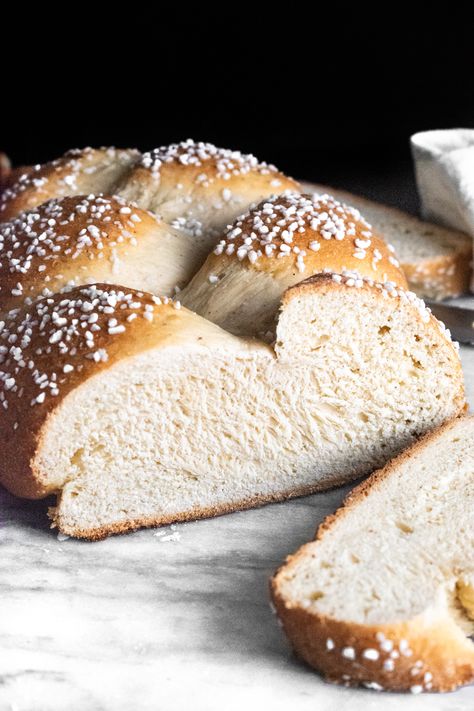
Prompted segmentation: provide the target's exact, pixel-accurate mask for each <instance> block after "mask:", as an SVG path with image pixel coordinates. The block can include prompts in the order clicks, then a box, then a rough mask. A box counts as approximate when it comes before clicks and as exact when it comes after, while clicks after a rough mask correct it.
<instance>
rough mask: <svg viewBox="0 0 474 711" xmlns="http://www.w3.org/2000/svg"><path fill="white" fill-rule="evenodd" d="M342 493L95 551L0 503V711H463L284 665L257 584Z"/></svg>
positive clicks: (463, 693) (118, 540)
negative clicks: (335, 683) (341, 682)
mask: <svg viewBox="0 0 474 711" xmlns="http://www.w3.org/2000/svg"><path fill="white" fill-rule="evenodd" d="M461 356H462V359H463V365H464V369H465V374H466V380H467V389H468V398H469V402H470V403H473V402H474V348H470V347H463V348H462V349H461ZM347 491H348V487H346V488H345V489H338V490H334V491H330V492H328V493H325V494H318V495H315V496H309V497H305V498H301V499H296V500H293V501H289V502H286V503H283V504H274V505H269V506H266V507H263V508H261V509H256V510H253V511H246V512H242V513H236V514H231V515H227V516H223V517H221V518H216V519H211V520H205V521H198V522H195V523H188V524H181V525H179V526H176V527H175V528H174V529H173V530H170V529H166V534H165V535H162V531H163V529H161V531H160V530H153V529H151V530H143V531H138V532H136V533H133V534H130V535H126V536H118V537H113V538H109V539H108V540H105V541H102V542H99V543H86V542H80V541H76V540H73V539H67V540H59V539H58V535H57V533H55V532H54V531H52V530H50V529H49V527H48V523H47V519H46V509H47V502H44V501H40V502H28V501H21V500H19V499H15V498H14V497H13V496H10V495H9V494H7V493H6V492H4V491H1V492H0V546H1V547H0V590H1V598H0V711H55V710H56V709H57V710H61V711H65V710H67V711H76V710H77V711H102V710H104V711H109V710H110V711H122V709H123V710H124V711H125V710H126V711H130V709H137V710H140V711H142V710H143V711H146V710H148V709H153V710H154V711H161V710H162V709H163V710H168V709H176V710H177V711H180V710H181V709H189V708H192V709H193V711H201V710H202V711H213V710H214V709H219V710H221V709H224V710H225V711H232V710H233V709H239V710H241V709H242V708H247V709H254V708H255V709H257V708H262V709H267V708H271V709H272V711H279V710H280V709H282V710H283V709H284V710H285V711H288V710H291V711H306V710H308V711H309V710H311V711H332V710H334V709H337V711H346V710H347V711H349V710H350V711H358V710H359V709H361V710H362V709H363V710H364V711H370V710H372V709H374V710H375V709H380V708H382V707H383V709H384V711H392V710H393V711H395V710H396V711H399V710H400V709H404V711H418V710H423V709H429V710H430V711H463V710H464V709H465V710H466V711H467V710H468V709H469V710H470V709H472V708H474V687H471V688H466V689H462V690H459V691H457V692H454V693H451V694H445V695H436V694H424V695H420V696H411V695H410V694H404V695H399V694H384V695H383V697H382V696H381V695H380V694H378V693H377V692H373V691H364V690H354V689H345V688H342V687H336V686H332V685H330V684H327V683H325V682H323V681H322V680H321V679H320V678H319V676H318V675H317V674H315V673H314V672H312V671H311V670H310V669H308V668H306V667H305V666H304V665H303V664H301V663H300V662H298V661H297V660H296V659H295V658H294V657H293V655H292V653H291V651H290V649H289V647H288V645H287V643H286V641H285V639H284V637H283V635H282V632H281V630H280V628H279V627H278V625H277V622H276V619H275V617H274V616H273V615H272V613H271V611H270V607H269V604H268V578H269V576H270V575H271V574H272V572H273V571H274V570H275V568H276V567H277V566H278V565H279V564H280V563H281V562H282V561H283V559H284V558H285V556H286V555H287V554H288V553H290V552H292V551H294V550H295V549H296V548H297V547H298V546H300V545H301V544H302V543H304V542H305V541H307V540H309V539H310V538H311V537H312V536H313V534H314V531H315V528H316V526H317V525H318V524H319V523H320V522H321V521H322V519H323V518H324V516H326V515H327V514H329V513H331V512H332V511H334V509H335V508H336V507H337V506H338V505H339V504H340V502H341V501H342V499H343V497H344V495H345V494H346V493H347Z"/></svg>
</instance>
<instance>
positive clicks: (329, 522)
mask: <svg viewBox="0 0 474 711" xmlns="http://www.w3.org/2000/svg"><path fill="white" fill-rule="evenodd" d="M473 419H474V418H473ZM457 421H458V418H454V419H452V420H451V421H449V422H447V423H445V424H444V425H442V426H441V427H440V428H438V429H437V430H435V431H433V432H430V433H428V434H427V435H425V436H424V437H422V438H421V439H420V440H418V441H417V442H415V443H414V444H413V445H412V446H411V447H410V448H408V449H407V450H405V451H404V452H402V453H401V454H400V455H398V456H397V457H395V458H394V459H393V460H391V461H390V462H389V463H388V464H387V465H385V467H383V468H382V469H379V470H377V471H376V472H374V473H373V474H372V475H371V476H370V477H369V478H368V479H366V480H365V481H363V482H362V483H361V484H359V485H358V486H356V487H355V488H354V489H353V490H352V491H351V492H350V493H349V494H348V496H347V497H346V499H345V500H344V502H343V504H342V505H341V507H340V508H339V509H338V510H337V511H336V512H335V513H334V514H331V515H330V516H328V517H326V519H325V520H324V521H323V522H322V524H321V525H320V526H319V527H318V530H317V532H316V536H315V540H321V539H322V538H323V537H324V535H325V534H326V533H327V532H328V531H329V530H330V529H331V528H332V527H333V526H334V525H335V524H336V523H338V522H339V521H340V519H341V518H342V517H344V516H345V515H347V514H348V512H349V511H350V510H352V508H353V507H355V506H357V504H358V503H359V502H360V500H361V499H364V498H365V497H367V496H368V495H369V494H370V493H371V492H372V491H373V490H374V489H377V487H378V486H379V485H380V483H381V482H382V481H383V480H385V479H386V478H388V477H389V476H391V474H392V472H393V471H394V470H396V468H397V467H398V465H399V464H400V463H403V462H406V461H408V460H409V459H411V457H412V456H413V454H414V453H416V452H419V451H421V450H423V449H425V448H426V447H427V446H429V444H430V443H431V442H433V441H434V440H436V439H437V438H438V437H439V436H440V435H442V434H443V433H444V432H446V431H447V430H449V429H451V428H452V427H454V426H455V425H456V423H457ZM311 545H312V544H311V543H309V544H305V545H304V546H302V547H301V548H300V549H299V550H298V551H297V552H296V553H294V554H293V555H291V556H288V557H287V559H286V561H285V563H284V564H283V565H282V566H281V567H280V568H279V569H278V570H277V572H276V573H275V575H274V576H273V578H272V579H271V581H270V592H271V596H272V599H273V602H274V604H275V607H276V610H277V614H278V616H279V618H280V619H281V621H282V624H283V628H284V630H285V632H286V634H287V636H288V638H289V640H290V641H291V644H292V646H293V647H294V649H295V652H296V653H297V654H298V656H300V657H301V658H302V659H303V660H304V661H306V662H307V663H308V664H309V665H310V666H312V667H314V668H315V669H317V670H318V671H319V672H321V673H322V674H323V675H324V676H325V677H326V678H327V679H328V680H330V681H334V682H337V683H342V684H345V685H351V686H352V685H354V686H357V685H361V684H362V685H365V686H369V688H374V689H378V690H381V689H390V690H394V691H412V692H413V693H419V692H421V691H451V690H452V689H455V688H456V687H458V686H460V685H463V684H468V683H471V682H472V681H474V646H473V645H472V643H470V642H469V641H468V640H467V639H466V637H465V636H464V634H463V633H462V632H461V631H460V629H459V628H458V627H457V626H456V625H455V624H454V623H453V622H452V620H451V619H450V618H449V617H448V616H447V615H446V616H445V617H442V616H438V617H437V618H436V619H435V618H434V617H433V616H427V617H426V618H424V617H423V616H420V617H418V618H414V619H412V620H408V621H406V622H401V623H394V624H384V625H362V624H357V623H353V622H346V621H344V620H337V619H334V618H330V617H328V616H325V615H322V614H319V613H317V612H316V611H314V610H308V609H304V608H302V607H301V606H299V605H298V604H296V603H295V604H292V603H291V602H290V601H289V600H288V599H286V598H285V595H284V594H283V592H282V590H281V585H280V579H281V578H282V577H283V576H284V575H285V574H286V573H287V571H288V569H289V567H290V566H291V565H292V564H293V563H295V562H296V561H298V560H299V559H301V558H302V557H303V556H305V555H306V551H307V550H308V548H309V547H310V546H311ZM343 650H352V651H351V652H350V654H349V653H348V652H346V655H347V656H346V655H345V654H344V651H343ZM367 650H375V652H373V651H371V654H370V655H369V657H367V656H365V655H366V654H367Z"/></svg>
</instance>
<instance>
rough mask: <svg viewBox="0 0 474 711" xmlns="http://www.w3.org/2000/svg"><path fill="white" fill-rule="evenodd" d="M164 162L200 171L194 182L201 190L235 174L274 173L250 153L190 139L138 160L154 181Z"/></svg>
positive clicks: (272, 166)
mask: <svg viewBox="0 0 474 711" xmlns="http://www.w3.org/2000/svg"><path fill="white" fill-rule="evenodd" d="M164 163H177V164H180V165H183V166H192V167H198V168H202V171H200V172H199V174H198V175H197V177H196V178H195V180H196V182H197V183H198V184H200V185H202V186H203V187H208V186H209V185H210V184H211V183H213V182H214V180H215V179H216V178H217V179H220V180H230V179H231V178H232V176H234V175H247V174H248V173H250V172H252V171H255V172H258V173H261V174H262V175H268V174H271V173H276V172H277V169H276V168H275V166H274V165H270V164H268V163H261V162H259V161H258V160H257V158H255V156H253V155H251V154H244V153H240V151H233V150H230V149H226V148H216V146H214V145H212V143H203V142H201V141H199V142H196V141H193V140H192V139H191V138H189V139H188V140H187V141H182V142H181V143H172V144H171V145H169V146H160V148H155V149H154V150H153V151H149V152H148V153H144V154H143V156H142V158H141V161H140V165H141V167H142V168H146V169H147V170H149V171H150V172H151V174H152V176H153V177H154V178H159V176H160V170H161V166H162V165H163V164H164ZM230 198H231V194H230V192H229V191H226V192H225V193H223V199H224V201H227V200H228V199H229V200H230Z"/></svg>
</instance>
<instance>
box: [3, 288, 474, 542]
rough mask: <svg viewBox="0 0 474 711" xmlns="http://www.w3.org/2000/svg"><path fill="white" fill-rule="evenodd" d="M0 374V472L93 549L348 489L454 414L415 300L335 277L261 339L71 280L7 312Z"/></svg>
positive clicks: (432, 330) (288, 301)
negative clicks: (97, 543)
mask: <svg viewBox="0 0 474 711" xmlns="http://www.w3.org/2000/svg"><path fill="white" fill-rule="evenodd" d="M0 368H1V372H0V402H1V404H2V406H3V407H0V446H1V449H2V464H1V469H0V480H1V481H2V483H3V484H4V485H5V486H6V487H7V488H8V489H9V490H10V491H11V492H13V493H15V494H17V495H19V496H27V497H41V496H45V495H48V494H51V493H56V494H57V495H58V504H57V507H56V508H55V509H54V510H53V512H52V516H53V520H54V522H55V524H56V525H57V526H58V527H59V529H60V530H61V531H62V532H63V533H65V534H69V535H73V536H79V537H84V538H89V539H94V538H101V537H104V536H106V535H108V534H110V533H114V532H121V531H126V530H129V529H133V528H138V527H139V526H150V525H157V524H165V523H169V522H171V521H177V520H185V519H194V518H197V517H200V516H209V515H216V514H219V513H224V512H227V511H232V510H235V509H239V508H244V507H249V506H254V505H257V504H260V503H264V502H268V501H275V500H280V499H283V498H286V497H289V496H296V495H299V494H304V493H309V492H313V491H319V490H322V489H325V488H328V487H330V486H334V485H336V484H340V483H343V482H345V481H349V480H351V479H355V478H357V477H360V476H361V475H363V474H367V473H369V472H370V471H372V470H373V469H374V468H375V467H377V466H380V465H381V464H383V463H384V462H385V461H387V459H388V458H389V457H391V456H393V455H394V454H396V453H398V452H400V451H401V450H403V449H404V448H405V447H406V446H407V445H409V444H410V443H412V442H413V441H414V440H415V439H416V438H417V437H419V436H420V435H421V434H423V433H424V432H426V431H429V430H431V429H433V428H434V427H436V426H437V425H439V424H441V423H443V422H445V421H446V420H449V419H451V418H453V417H455V416H456V415H458V414H459V413H460V412H461V411H463V409H464V407H465V398H464V388H463V376H462V370H461V366H460V362H459V358H458V355H457V353H456V350H455V348H454V347H453V344H452V342H451V341H450V339H449V337H448V335H447V333H446V331H445V330H444V329H443V327H442V326H441V324H440V323H439V322H438V321H436V319H435V318H434V317H433V316H431V315H430V313H429V312H428V311H427V310H426V309H425V308H424V306H423V305H422V303H421V302H420V301H419V300H418V299H417V298H416V297H414V296H410V295H409V294H407V293H406V292H404V291H403V290H398V291H397V290H393V289H389V290H387V289H386V288H385V287H384V286H383V285H382V284H378V285H377V284H370V283H368V282H363V283H361V284H360V285H359V286H356V285H355V284H354V282H353V280H350V279H347V280H345V279H343V278H341V277H340V278H338V279H337V280H336V279H335V278H334V277H331V276H317V277H313V278H312V279H308V280H306V281H304V282H302V283H300V284H298V285H297V286H295V287H293V288H291V289H289V290H287V291H286V293H285V294H284V296H283V300H282V307H281V313H280V316H279V320H278V328H277V340H276V343H275V346H274V347H271V346H268V345H266V344H264V343H263V342H259V341H257V340H249V339H244V338H237V337H235V336H232V335H230V334H229V333H227V332H226V331H223V330H222V329H220V328H219V327H217V326H215V325H214V324H212V323H210V322H209V321H207V320H205V319H203V318H201V317H199V316H198V315H196V314H193V313H192V312H190V311H188V310H187V309H185V308H179V304H178V303H174V304H171V303H164V302H163V301H160V300H159V299H157V298H156V297H153V296H151V295H150V294H144V293H143V292H137V291H135V290H132V289H126V288H120V287H111V286H106V285H93V286H89V287H77V288H75V289H73V290H71V291H70V292H69V293H68V294H62V295H61V294H58V295H56V296H54V297H51V298H45V299H42V300H40V301H37V302H36V303H35V304H33V305H31V306H30V307H28V308H25V309H16V310H15V311H12V312H11V313H10V314H9V316H8V318H7V319H5V323H4V324H3V326H2V330H1V333H0Z"/></svg>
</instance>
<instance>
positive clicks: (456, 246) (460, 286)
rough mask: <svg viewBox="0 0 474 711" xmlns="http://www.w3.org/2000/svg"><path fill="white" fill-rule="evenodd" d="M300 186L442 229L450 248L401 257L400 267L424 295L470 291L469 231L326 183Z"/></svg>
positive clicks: (437, 296) (432, 296) (435, 297)
mask: <svg viewBox="0 0 474 711" xmlns="http://www.w3.org/2000/svg"><path fill="white" fill-rule="evenodd" d="M303 187H304V188H305V189H313V190H315V191H316V192H323V193H329V194H331V193H334V194H335V195H336V196H337V197H338V198H340V199H342V200H344V201H346V202H347V204H349V205H350V204H351V200H352V201H355V202H356V203H357V205H360V206H361V209H362V210H363V209H364V206H366V207H367V208H368V209H369V208H371V207H374V206H375V207H377V208H383V210H384V213H386V215H387V216H388V217H392V218H393V219H394V220H397V221H400V223H402V222H403V221H404V220H407V219H408V220H410V222H411V223H412V224H413V225H415V226H418V229H419V231H420V232H423V231H426V229H427V228H429V229H433V230H435V231H439V230H442V232H443V237H444V238H445V239H447V240H448V242H449V244H450V251H449V252H446V253H445V254H440V255H439V256H437V257H431V258H427V257H425V258H423V257H420V258H418V259H415V260H414V261H407V260H404V259H400V263H401V267H402V269H403V271H404V273H405V275H406V278H407V280H408V286H409V288H410V289H412V290H413V291H414V292H415V293H417V294H419V295H420V296H422V297H423V298H425V299H433V300H441V299H447V298H453V297H456V296H460V295H461V294H465V293H467V292H468V291H469V287H470V279H471V262H472V239H471V238H470V237H469V235H466V234H464V233H463V232H460V231H459V230H452V229H448V228H444V227H439V226H438V225H432V224H431V223H429V222H426V221H424V220H421V219H419V218H417V217H414V216H413V215H408V214H407V213H405V212H403V211H402V210H399V209H397V208H396V207H391V206H389V205H382V204H380V203H375V202H373V201H372V200H369V199H367V198H364V197H361V196H360V195H353V194H352V193H350V192H347V191H346V190H341V189H339V188H336V189H333V188H331V187H328V186H327V185H318V184H311V183H304V184H303Z"/></svg>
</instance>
